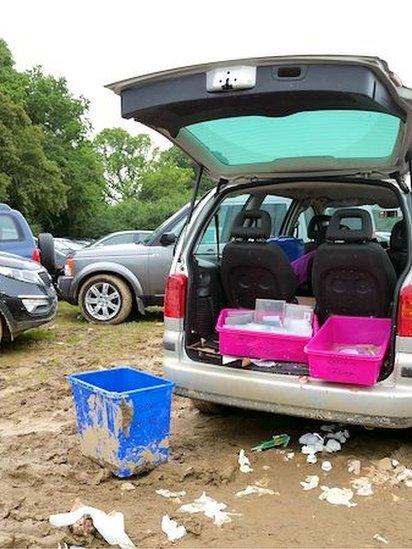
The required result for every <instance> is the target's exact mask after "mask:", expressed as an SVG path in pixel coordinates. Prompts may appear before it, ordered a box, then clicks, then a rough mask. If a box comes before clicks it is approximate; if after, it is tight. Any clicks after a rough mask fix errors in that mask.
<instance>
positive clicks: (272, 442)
mask: <svg viewBox="0 0 412 549" xmlns="http://www.w3.org/2000/svg"><path fill="white" fill-rule="evenodd" d="M289 442H290V436H289V435H286V434H282V435H274V436H273V437H272V438H271V439H269V440H265V441H263V442H260V443H259V444H258V445H257V446H254V447H253V448H252V452H264V451H265V450H271V449H272V448H277V447H279V446H281V447H283V448H285V447H286V446H287V445H288V444H289Z"/></svg>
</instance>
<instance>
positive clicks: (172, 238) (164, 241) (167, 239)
mask: <svg viewBox="0 0 412 549" xmlns="http://www.w3.org/2000/svg"><path fill="white" fill-rule="evenodd" d="M176 240H177V237H176V235H175V234H174V233H163V234H162V236H161V237H160V244H161V245H162V246H170V245H171V244H174V243H175V242H176Z"/></svg>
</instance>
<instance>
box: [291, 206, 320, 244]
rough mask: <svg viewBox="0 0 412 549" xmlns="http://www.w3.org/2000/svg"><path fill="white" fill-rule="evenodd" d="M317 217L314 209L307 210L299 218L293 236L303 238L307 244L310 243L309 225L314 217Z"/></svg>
mask: <svg viewBox="0 0 412 549" xmlns="http://www.w3.org/2000/svg"><path fill="white" fill-rule="evenodd" d="M314 215H315V210H314V209H313V208H312V207H309V208H306V210H303V212H301V213H300V214H299V216H298V219H297V223H296V226H295V229H294V231H293V236H296V238H301V239H302V240H303V242H305V244H306V243H307V242H309V241H310V238H309V236H308V225H309V222H310V220H311V219H312V217H313V216H314Z"/></svg>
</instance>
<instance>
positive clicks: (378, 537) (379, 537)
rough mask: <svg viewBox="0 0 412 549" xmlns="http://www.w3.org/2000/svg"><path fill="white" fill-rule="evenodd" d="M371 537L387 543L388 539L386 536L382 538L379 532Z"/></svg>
mask: <svg viewBox="0 0 412 549" xmlns="http://www.w3.org/2000/svg"><path fill="white" fill-rule="evenodd" d="M373 539H376V541H380V542H382V543H389V541H388V540H387V539H386V538H384V537H383V536H381V535H380V534H375V535H374V536H373Z"/></svg>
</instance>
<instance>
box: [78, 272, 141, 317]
mask: <svg viewBox="0 0 412 549" xmlns="http://www.w3.org/2000/svg"><path fill="white" fill-rule="evenodd" d="M105 293H106V294H107V296H108V299H107V301H106V305H107V304H108V303H110V301H111V305H108V306H107V307H106V308H105V305H104V301H103V299H104V294H105ZM99 294H100V295H101V297H99ZM117 296H118V297H117ZM99 300H101V302H102V303H103V305H101V306H100V308H99V303H100V302H99ZM78 305H79V307H80V310H81V313H82V315H83V317H84V318H85V319H86V320H88V321H89V322H93V323H95V324H121V323H122V322H124V321H125V320H126V319H127V318H128V317H129V316H130V313H131V312H132V308H133V296H132V292H131V291H130V288H129V286H128V285H127V284H126V282H124V280H122V279H121V278H119V277H118V276H114V275H105V274H101V275H95V276H92V277H90V278H89V279H88V280H87V281H86V282H85V283H84V284H83V286H82V287H81V288H80V292H79V297H78ZM112 307H114V308H112ZM106 310H107V311H108V313H109V314H107V315H105V314H104V311H106Z"/></svg>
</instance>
